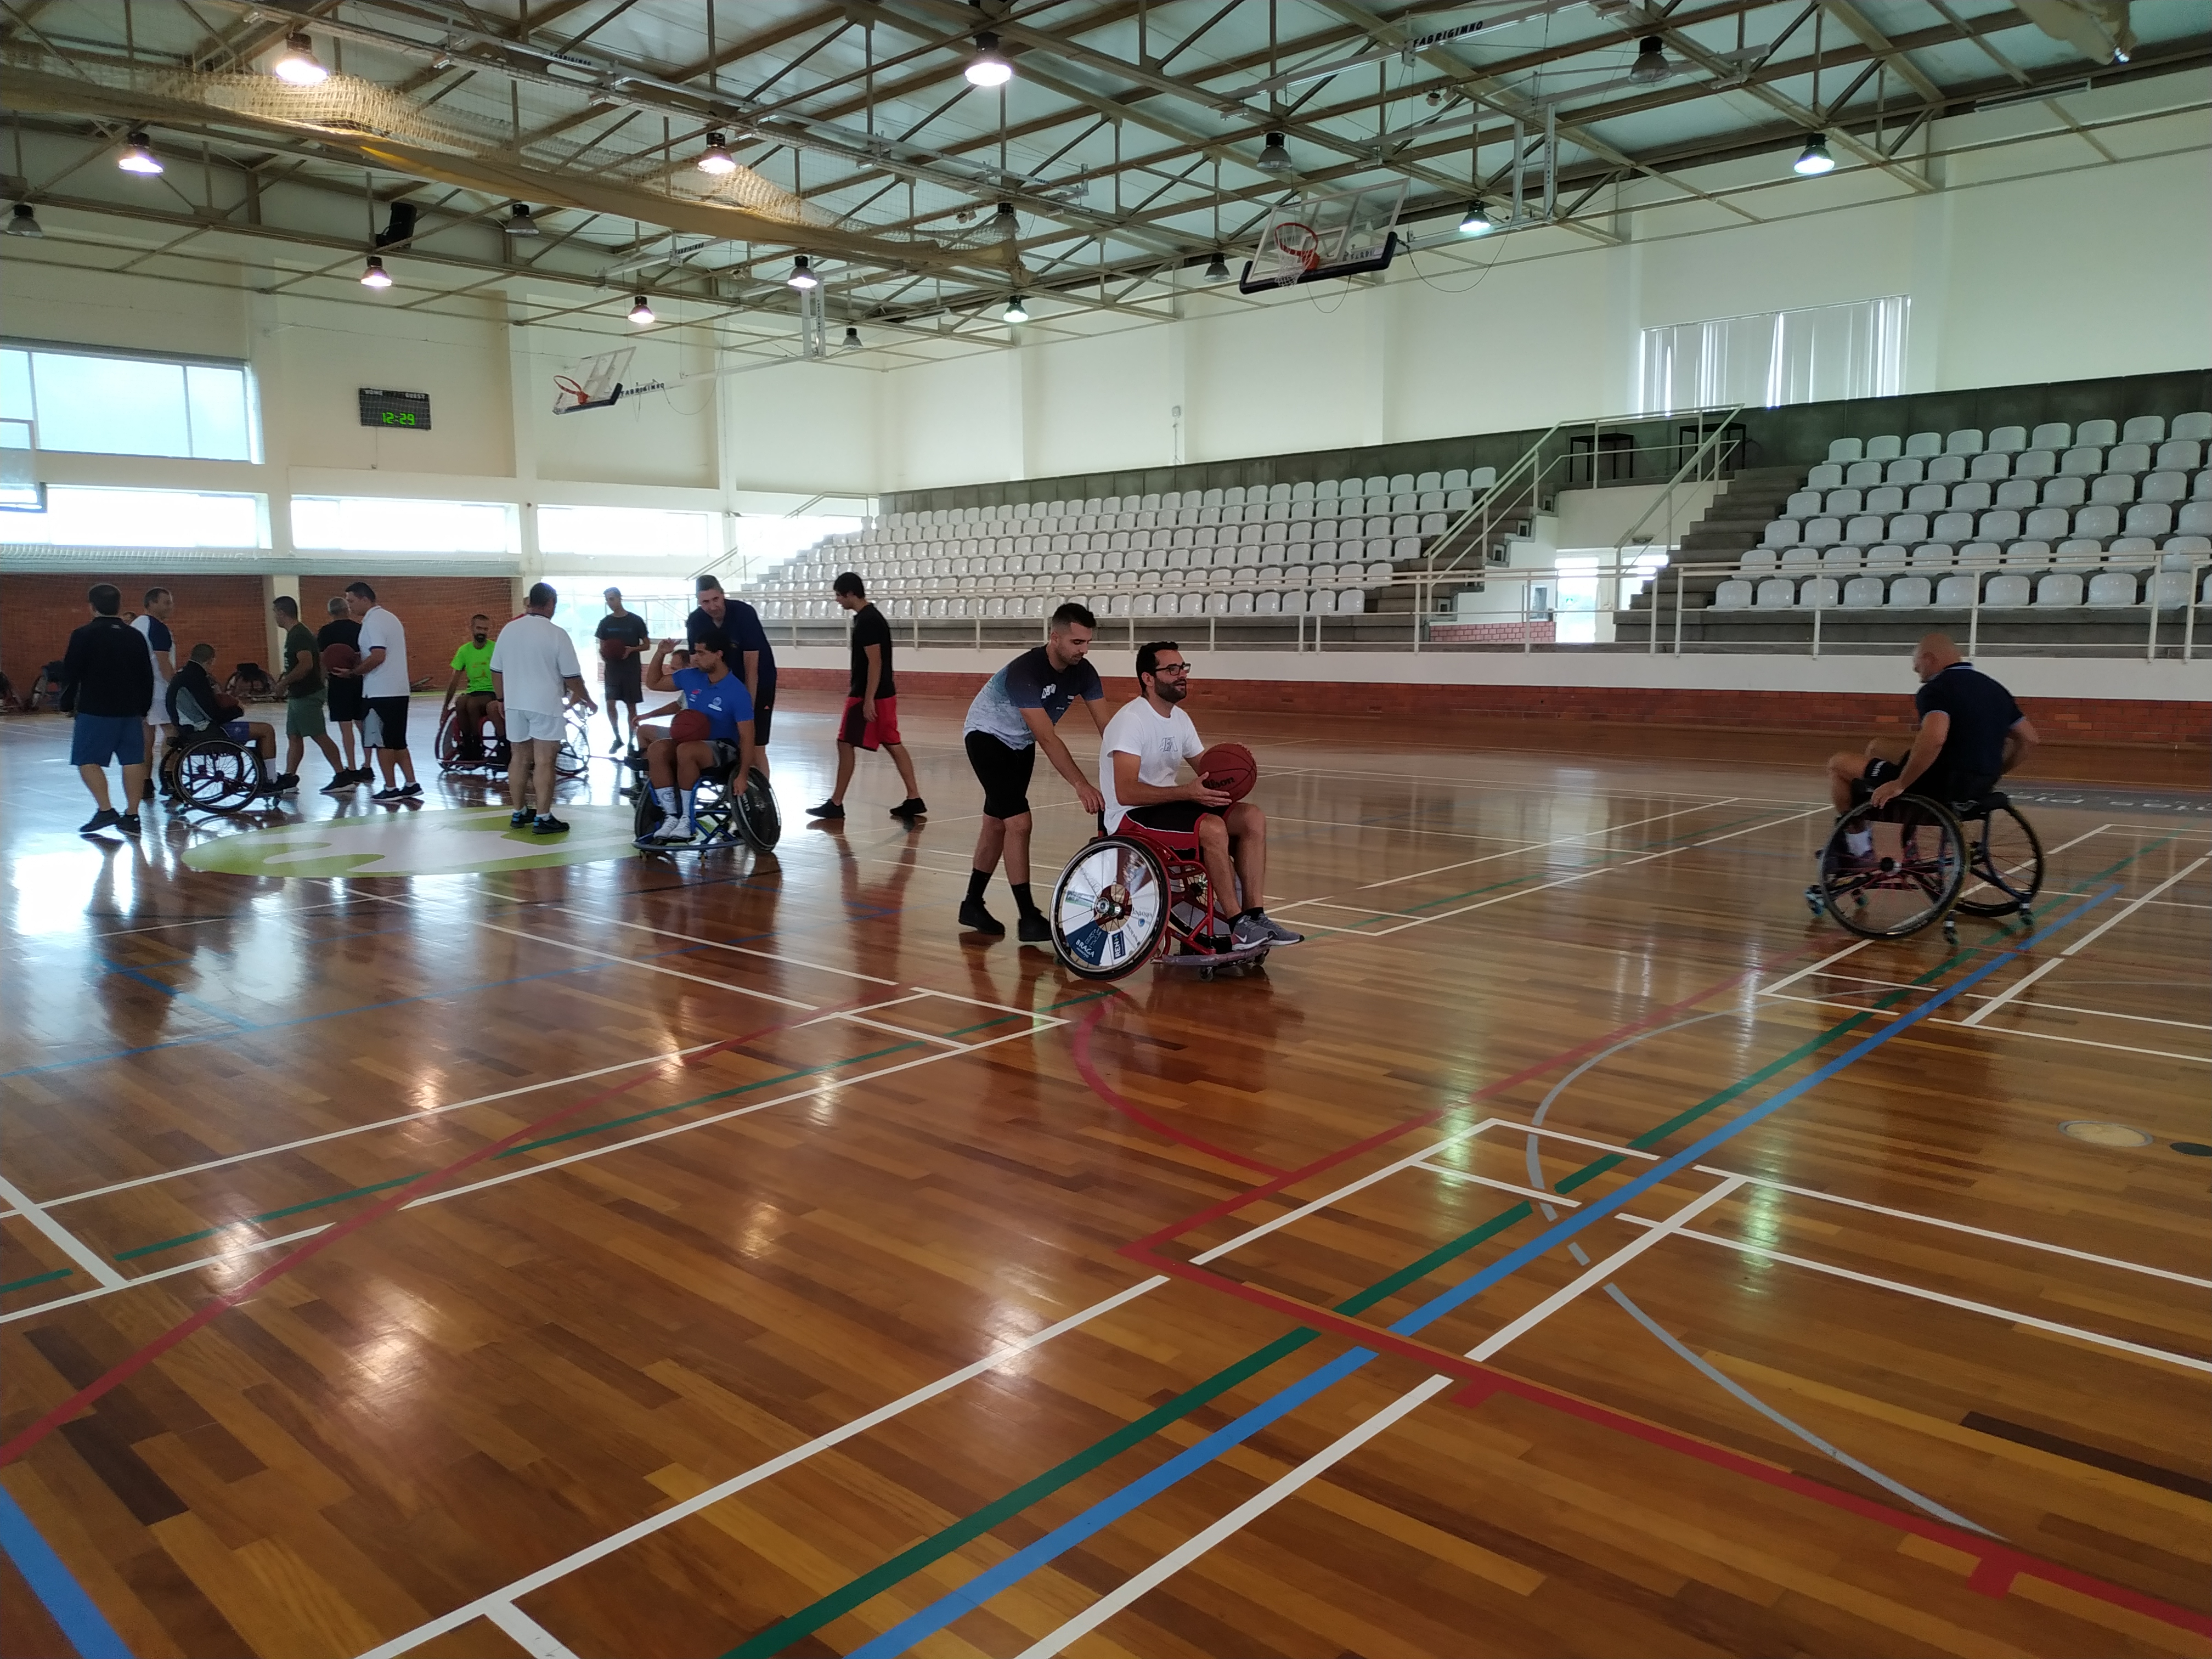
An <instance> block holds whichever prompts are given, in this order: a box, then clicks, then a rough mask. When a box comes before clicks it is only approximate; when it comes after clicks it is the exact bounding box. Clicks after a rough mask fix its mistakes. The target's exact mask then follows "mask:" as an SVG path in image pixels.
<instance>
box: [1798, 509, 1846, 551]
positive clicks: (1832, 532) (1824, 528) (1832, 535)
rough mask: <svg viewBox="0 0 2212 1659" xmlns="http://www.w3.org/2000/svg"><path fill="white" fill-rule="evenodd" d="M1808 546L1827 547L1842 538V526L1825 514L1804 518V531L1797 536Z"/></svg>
mask: <svg viewBox="0 0 2212 1659" xmlns="http://www.w3.org/2000/svg"><path fill="white" fill-rule="evenodd" d="M1797 539H1798V540H1799V541H1801V542H1802V543H1803V544H1805V545H1807V546H1808V547H1827V546H1830V545H1832V544H1834V543H1837V542H1839V541H1842V540H1843V539H1844V527H1843V526H1842V525H1841V524H1839V523H1838V522H1837V521H1836V520H1833V519H1831V518H1827V517H1826V516H1823V517H1820V518H1818V519H1808V520H1805V529H1804V533H1803V534H1802V535H1801V536H1799V537H1798V538H1797Z"/></svg>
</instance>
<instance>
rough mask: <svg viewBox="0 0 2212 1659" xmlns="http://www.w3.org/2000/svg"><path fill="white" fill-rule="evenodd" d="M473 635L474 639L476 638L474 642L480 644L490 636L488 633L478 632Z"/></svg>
mask: <svg viewBox="0 0 2212 1659" xmlns="http://www.w3.org/2000/svg"><path fill="white" fill-rule="evenodd" d="M474 637H475V639H476V642H477V644H478V645H482V644H483V642H484V641H486V640H487V639H489V638H490V637H491V636H490V635H488V634H478V635H475V636H474Z"/></svg>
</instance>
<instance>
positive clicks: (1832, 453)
mask: <svg viewBox="0 0 2212 1659" xmlns="http://www.w3.org/2000/svg"><path fill="white" fill-rule="evenodd" d="M1865 453H1866V445H1865V443H1864V442H1863V441H1862V440H1860V439H1857V438H1838V439H1835V440H1834V441H1832V442H1831V443H1830V444H1829V445H1828V459H1830V460H1832V461H1856V460H1857V459H1860V458H1861V457H1863V455H1864V454H1865Z"/></svg>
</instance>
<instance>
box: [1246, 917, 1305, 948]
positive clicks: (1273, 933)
mask: <svg viewBox="0 0 2212 1659" xmlns="http://www.w3.org/2000/svg"><path fill="white" fill-rule="evenodd" d="M1249 920H1251V921H1256V922H1258V923H1259V924H1260V925H1261V927H1264V928H1266V929H1267V936H1268V937H1269V938H1270V939H1273V940H1274V941H1275V943H1276V944H1278V945H1304V943H1305V942H1306V936H1305V935H1304V933H1292V932H1291V930H1290V929H1289V928H1287V927H1284V926H1283V924H1282V923H1281V922H1279V921H1276V920H1275V919H1274V918H1273V916H1270V915H1265V914H1264V913H1263V914H1261V915H1256V916H1253V917H1251V918H1249Z"/></svg>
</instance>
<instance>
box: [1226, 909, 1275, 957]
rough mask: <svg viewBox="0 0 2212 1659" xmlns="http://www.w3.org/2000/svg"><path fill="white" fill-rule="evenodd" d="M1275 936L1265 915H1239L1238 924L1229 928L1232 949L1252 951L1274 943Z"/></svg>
mask: <svg viewBox="0 0 2212 1659" xmlns="http://www.w3.org/2000/svg"><path fill="white" fill-rule="evenodd" d="M1274 942H1275V936H1274V934H1273V933H1270V932H1269V931H1268V930H1267V918H1266V917H1265V916H1239V917H1237V925H1236V926H1235V927H1231V929H1230V930H1229V948H1230V949H1231V950H1232V951H1251V950H1256V949H1259V948H1261V946H1264V945H1273V943H1274Z"/></svg>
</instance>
